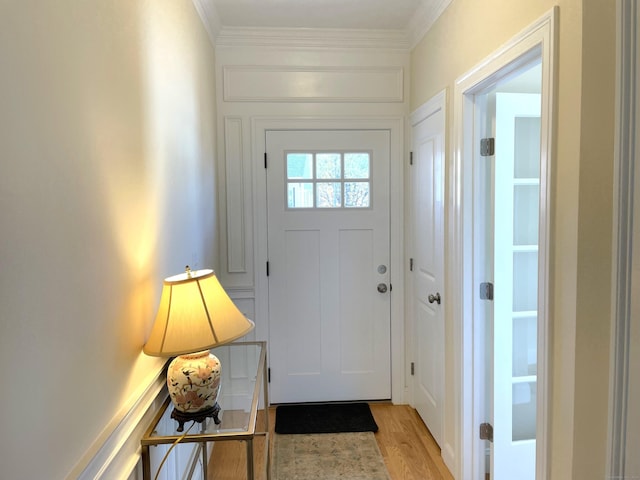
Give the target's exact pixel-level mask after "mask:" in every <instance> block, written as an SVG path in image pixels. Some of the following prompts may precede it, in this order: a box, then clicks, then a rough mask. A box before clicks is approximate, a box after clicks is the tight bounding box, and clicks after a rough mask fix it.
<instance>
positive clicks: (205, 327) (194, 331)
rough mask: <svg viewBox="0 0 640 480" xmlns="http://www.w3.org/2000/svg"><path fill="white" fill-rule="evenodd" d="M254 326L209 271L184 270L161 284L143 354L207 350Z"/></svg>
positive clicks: (158, 354) (168, 355) (158, 355)
mask: <svg viewBox="0 0 640 480" xmlns="http://www.w3.org/2000/svg"><path fill="white" fill-rule="evenodd" d="M254 326H255V324H254V323H253V322H252V321H251V320H249V319H248V318H246V317H245V316H244V315H243V314H242V313H241V312H240V310H238V308H237V307H236V306H235V304H234V303H233V301H232V300H231V299H230V298H229V296H228V295H227V293H226V292H225V291H224V289H223V288H222V285H220V282H219V281H218V279H217V277H216V275H215V273H214V271H213V270H199V271H193V272H192V271H190V270H189V269H187V271H186V272H185V273H182V274H180V275H175V276H173V277H168V278H166V279H165V280H164V283H163V288H162V296H161V298H160V306H159V307H158V314H157V316H156V321H155V323H154V324H153V328H152V330H151V335H150V336H149V340H148V341H147V343H146V345H145V346H144V348H143V351H144V353H146V354H147V355H153V356H157V357H173V356H176V355H183V354H185V353H193V352H199V351H202V350H208V349H210V348H212V347H215V346H218V345H223V344H225V343H229V342H232V341H234V340H236V339H238V338H240V337H242V336H243V335H246V334H247V333H249V332H250V331H251V330H252V329H253V327H254Z"/></svg>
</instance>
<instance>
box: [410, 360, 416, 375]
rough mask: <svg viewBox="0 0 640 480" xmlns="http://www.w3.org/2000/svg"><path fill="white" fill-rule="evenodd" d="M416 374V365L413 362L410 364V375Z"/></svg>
mask: <svg viewBox="0 0 640 480" xmlns="http://www.w3.org/2000/svg"><path fill="white" fill-rule="evenodd" d="M415 374H416V364H415V363H414V362H411V375H415Z"/></svg>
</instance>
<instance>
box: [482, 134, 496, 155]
mask: <svg viewBox="0 0 640 480" xmlns="http://www.w3.org/2000/svg"><path fill="white" fill-rule="evenodd" d="M495 151H496V139H495V138H483V139H481V140H480V155H481V156H483V157H490V156H492V155H494V154H495Z"/></svg>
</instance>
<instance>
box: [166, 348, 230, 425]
mask: <svg viewBox="0 0 640 480" xmlns="http://www.w3.org/2000/svg"><path fill="white" fill-rule="evenodd" d="M220 371H221V366H220V361H219V360H218V359H217V358H216V357H215V356H214V355H213V354H211V353H210V352H209V350H204V351H202V352H196V353H189V354H185V355H180V356H178V357H176V358H174V359H173V361H172V362H171V363H170V364H169V368H168V370H167V388H168V390H169V396H170V397H171V402H173V406H174V408H175V410H176V411H178V412H180V414H182V416H183V418H187V417H190V416H202V415H205V417H204V418H206V417H207V416H212V415H213V413H212V412H213V411H214V410H215V408H216V405H217V399H218V391H219V390H220ZM219 410H220V407H218V411H219ZM216 413H217V412H216ZM172 416H173V415H172ZM174 418H175V417H174ZM188 419H189V420H193V418H188ZM183 423H184V422H183Z"/></svg>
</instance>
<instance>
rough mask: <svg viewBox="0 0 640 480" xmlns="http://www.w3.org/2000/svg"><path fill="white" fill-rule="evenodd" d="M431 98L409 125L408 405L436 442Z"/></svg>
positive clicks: (440, 109) (438, 118) (435, 155)
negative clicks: (410, 374)
mask: <svg viewBox="0 0 640 480" xmlns="http://www.w3.org/2000/svg"><path fill="white" fill-rule="evenodd" d="M434 100H435V101H431V102H429V103H427V104H425V107H426V108H425V111H424V114H423V115H418V116H417V117H416V116H415V115H414V118H413V129H412V138H413V140H412V151H413V157H412V166H411V168H410V175H411V182H412V202H411V203H412V205H411V209H412V225H413V239H412V244H413V248H412V250H413V253H412V259H413V265H412V268H413V277H412V281H413V295H412V303H413V318H414V333H415V335H414V339H413V342H414V345H413V351H414V356H415V363H414V405H415V408H416V410H417V411H418V413H419V414H420V416H421V417H422V419H423V420H424V422H425V425H426V426H427V428H428V429H429V431H430V432H431V434H432V435H433V438H434V439H435V440H436V442H437V443H438V444H439V445H442V443H441V442H442V428H443V395H444V343H445V342H444V312H443V308H444V304H443V296H444V290H443V287H444V129H445V118H444V95H442V96H441V97H436V98H435V99H434ZM438 100H440V102H438ZM418 112H420V110H419V111H418Z"/></svg>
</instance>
